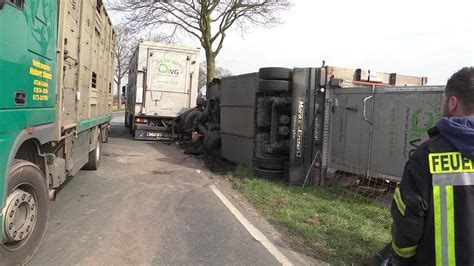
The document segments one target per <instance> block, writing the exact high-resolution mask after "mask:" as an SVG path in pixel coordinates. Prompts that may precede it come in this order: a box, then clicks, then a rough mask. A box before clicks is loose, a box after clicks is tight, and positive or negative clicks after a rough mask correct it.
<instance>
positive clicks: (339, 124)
mask: <svg viewBox="0 0 474 266" xmlns="http://www.w3.org/2000/svg"><path fill="white" fill-rule="evenodd" d="M442 92H443V88H442V87H376V88H375V89H373V90H372V89H371V88H345V89H334V90H333V97H332V101H331V105H332V106H331V109H330V112H331V113H330V115H329V119H330V134H329V135H330V136H329V161H328V164H329V168H330V169H333V170H340V171H345V172H349V173H353V174H357V175H369V176H374V177H382V178H388V179H391V180H394V181H399V180H400V179H401V177H402V175H403V169H404V165H405V163H406V161H407V160H408V158H409V156H410V155H411V153H412V152H413V151H414V150H415V149H416V148H417V147H418V146H419V145H420V144H421V143H423V142H424V141H426V140H427V139H428V135H427V130H428V129H429V128H431V127H433V126H434V125H435V123H436V121H438V120H439V119H440V118H441V116H442V112H441V107H440V103H441V97H442Z"/></svg>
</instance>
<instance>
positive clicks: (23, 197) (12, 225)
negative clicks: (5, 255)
mask: <svg viewBox="0 0 474 266" xmlns="http://www.w3.org/2000/svg"><path fill="white" fill-rule="evenodd" d="M36 214H37V206H36V201H35V198H34V197H33V195H31V194H30V193H28V192H26V191H23V190H21V189H16V190H15V191H13V193H12V194H10V196H8V199H7V204H6V208H5V213H4V217H5V218H4V219H5V221H4V226H5V230H4V231H5V236H6V238H7V240H8V241H21V240H23V239H25V238H27V237H28V235H29V234H30V233H31V232H32V231H33V227H34V225H35V224H36V216H37V215H36Z"/></svg>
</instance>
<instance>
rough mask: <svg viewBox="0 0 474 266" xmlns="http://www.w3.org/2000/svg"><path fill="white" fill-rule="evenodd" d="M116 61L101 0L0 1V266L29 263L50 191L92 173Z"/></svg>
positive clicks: (108, 113) (107, 112)
mask: <svg viewBox="0 0 474 266" xmlns="http://www.w3.org/2000/svg"><path fill="white" fill-rule="evenodd" d="M114 56H115V32H114V30H113V27H112V24H111V22H110V19H109V17H108V15H107V12H106V10H105V8H104V6H103V4H102V1H101V0H94V1H62V0H35V1H33V0H0V93H1V97H0V200H1V201H0V210H1V213H0V232H1V236H0V237H1V238H0V239H1V240H2V241H1V243H0V264H4V263H5V264H7V265H11V264H24V263H26V262H28V260H29V259H30V258H31V257H32V255H33V254H34V252H35V251H36V250H37V248H38V246H39V243H40V242H41V238H42V236H43V235H44V232H45V228H46V224H47V220H48V213H49V201H50V200H53V199H54V198H55V190H56V189H57V188H58V187H59V186H60V185H61V184H63V183H64V182H65V180H66V178H67V177H69V176H73V175H74V174H76V173H77V172H78V171H79V170H80V169H84V168H85V169H89V170H95V169H97V167H98V166H99V162H100V150H101V143H103V142H106V141H107V137H108V126H109V123H110V120H111V107H112V91H111V90H112V82H113V73H114Z"/></svg>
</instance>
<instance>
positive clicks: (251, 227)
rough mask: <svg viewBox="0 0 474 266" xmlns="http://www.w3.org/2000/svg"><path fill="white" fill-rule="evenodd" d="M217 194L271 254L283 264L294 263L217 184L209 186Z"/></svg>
mask: <svg viewBox="0 0 474 266" xmlns="http://www.w3.org/2000/svg"><path fill="white" fill-rule="evenodd" d="M209 187H210V188H211V190H212V192H214V194H216V196H217V197H218V198H219V199H220V200H221V202H222V203H223V204H224V205H225V206H226V207H227V209H229V211H230V212H231V213H232V214H233V215H234V217H235V218H236V219H237V220H238V221H239V222H240V223H241V224H242V225H243V226H244V228H245V229H246V230H247V231H248V232H249V233H250V235H252V237H253V238H254V239H255V240H257V241H258V242H260V243H261V244H262V245H263V246H264V247H265V248H266V249H267V250H268V252H270V254H272V255H273V257H275V259H276V260H277V261H278V262H280V263H281V264H282V265H293V263H291V261H290V260H289V259H288V258H287V257H286V256H285V255H283V253H281V252H280V250H278V248H277V247H276V246H275V245H273V243H272V242H270V240H268V238H267V237H266V236H265V235H264V234H263V233H262V232H260V231H259V230H258V229H257V228H256V227H255V226H254V225H253V224H252V223H250V221H249V220H247V218H245V216H244V215H243V214H242V213H241V212H240V211H239V210H237V208H235V206H234V205H233V204H232V203H231V202H230V201H229V200H228V199H227V198H226V197H225V196H224V194H222V192H221V191H220V190H219V189H218V188H217V187H216V186H215V185H210V186H209Z"/></svg>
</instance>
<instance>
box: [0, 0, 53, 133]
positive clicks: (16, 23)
mask: <svg viewBox="0 0 474 266" xmlns="http://www.w3.org/2000/svg"><path fill="white" fill-rule="evenodd" d="M2 1H3V0H0V2H2ZM0 5H1V4H0ZM0 33H1V34H0V73H1V75H0V91H1V93H2V97H0V109H9V110H10V112H15V114H16V115H15V116H8V117H15V122H14V124H15V125H18V126H19V127H20V129H21V128H24V127H26V126H35V125H40V124H46V123H51V122H53V121H54V117H55V115H54V114H55V111H54V106H55V102H56V99H55V96H56V93H55V77H54V74H55V73H54V71H55V65H56V64H55V42H56V1H54V0H39V1H32V0H13V1H10V0H7V1H6V2H5V3H3V7H2V9H1V10H0Z"/></svg>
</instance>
